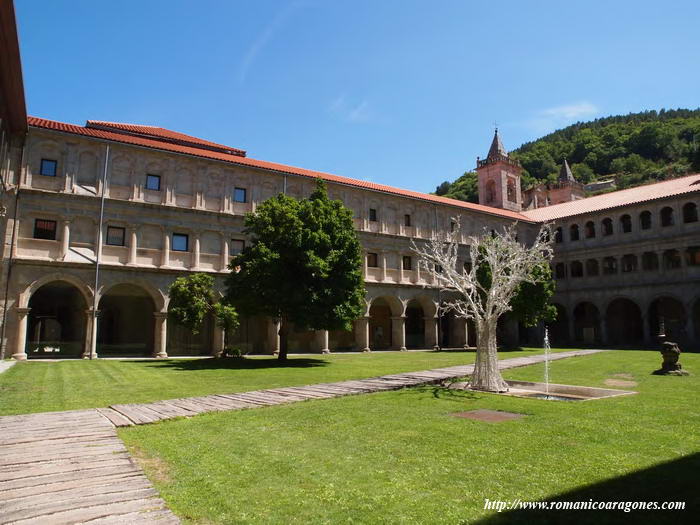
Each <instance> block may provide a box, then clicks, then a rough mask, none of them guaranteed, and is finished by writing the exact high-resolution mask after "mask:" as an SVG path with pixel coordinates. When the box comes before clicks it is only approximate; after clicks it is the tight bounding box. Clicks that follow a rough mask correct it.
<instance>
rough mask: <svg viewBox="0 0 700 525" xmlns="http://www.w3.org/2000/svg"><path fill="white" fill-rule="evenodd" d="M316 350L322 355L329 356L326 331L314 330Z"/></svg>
mask: <svg viewBox="0 0 700 525" xmlns="http://www.w3.org/2000/svg"><path fill="white" fill-rule="evenodd" d="M316 348H317V350H318V351H319V352H320V353H322V354H330V353H331V351H330V349H329V348H328V330H316Z"/></svg>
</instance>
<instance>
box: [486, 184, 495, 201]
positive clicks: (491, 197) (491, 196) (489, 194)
mask: <svg viewBox="0 0 700 525" xmlns="http://www.w3.org/2000/svg"><path fill="white" fill-rule="evenodd" d="M495 200H496V183H495V182H494V181H493V180H489V181H486V202H487V203H491V202H494V201H495Z"/></svg>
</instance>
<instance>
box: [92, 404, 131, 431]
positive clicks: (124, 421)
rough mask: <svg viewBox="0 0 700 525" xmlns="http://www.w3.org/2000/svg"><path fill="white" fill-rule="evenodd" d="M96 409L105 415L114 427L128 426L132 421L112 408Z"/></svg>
mask: <svg viewBox="0 0 700 525" xmlns="http://www.w3.org/2000/svg"><path fill="white" fill-rule="evenodd" d="M97 411H98V412H99V413H100V414H102V415H103V416H104V417H106V418H107V419H108V420H109V421H110V423H112V424H113V425H114V426H115V427H130V426H133V424H134V422H133V421H131V419H129V418H128V417H124V415H123V414H121V413H119V412H117V411H116V410H114V409H113V408H98V409H97Z"/></svg>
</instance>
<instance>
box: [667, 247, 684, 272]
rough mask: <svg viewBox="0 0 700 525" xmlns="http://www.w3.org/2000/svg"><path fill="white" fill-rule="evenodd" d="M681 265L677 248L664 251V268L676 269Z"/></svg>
mask: <svg viewBox="0 0 700 525" xmlns="http://www.w3.org/2000/svg"><path fill="white" fill-rule="evenodd" d="M680 267H681V254H680V253H679V252H678V250H666V251H665V252H664V269H666V270H677V269H678V268H680Z"/></svg>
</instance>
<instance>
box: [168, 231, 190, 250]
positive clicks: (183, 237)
mask: <svg viewBox="0 0 700 525" xmlns="http://www.w3.org/2000/svg"><path fill="white" fill-rule="evenodd" d="M172 250H173V251H174V252H186V251H188V250H189V237H188V236H187V234H186V233H173V246H172Z"/></svg>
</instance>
